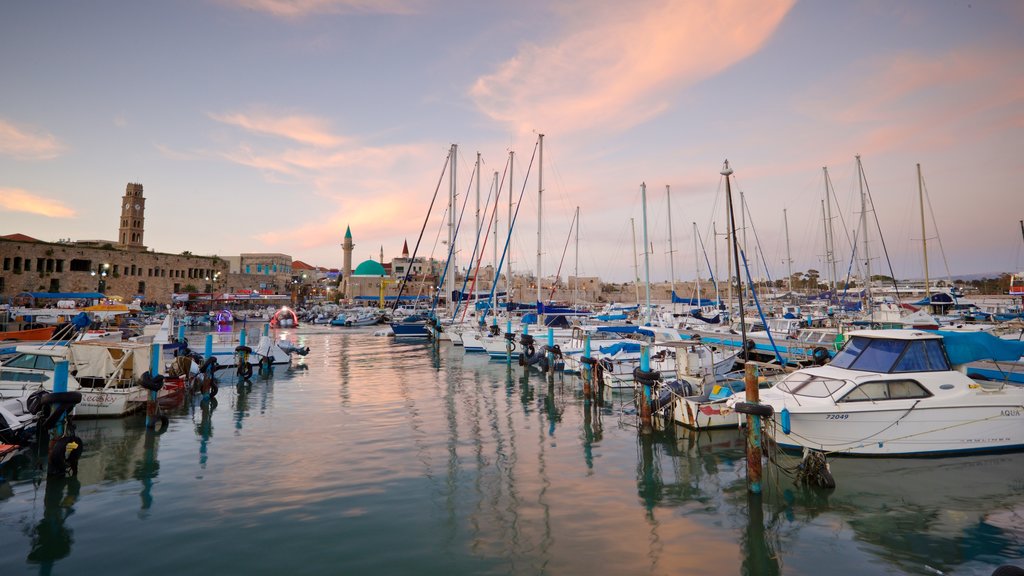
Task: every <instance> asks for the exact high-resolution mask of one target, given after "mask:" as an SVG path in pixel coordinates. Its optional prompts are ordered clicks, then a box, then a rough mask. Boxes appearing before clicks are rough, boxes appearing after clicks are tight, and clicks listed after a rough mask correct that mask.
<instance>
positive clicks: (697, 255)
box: [693, 222, 701, 306]
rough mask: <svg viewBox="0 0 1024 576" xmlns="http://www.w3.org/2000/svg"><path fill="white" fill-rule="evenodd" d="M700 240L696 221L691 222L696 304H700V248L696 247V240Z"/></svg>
mask: <svg viewBox="0 0 1024 576" xmlns="http://www.w3.org/2000/svg"><path fill="white" fill-rule="evenodd" d="M699 241H700V232H698V231H697V223H696V222H694V223H693V267H694V269H695V270H696V273H697V280H696V282H697V306H701V300H700V250H698V248H697V242H699Z"/></svg>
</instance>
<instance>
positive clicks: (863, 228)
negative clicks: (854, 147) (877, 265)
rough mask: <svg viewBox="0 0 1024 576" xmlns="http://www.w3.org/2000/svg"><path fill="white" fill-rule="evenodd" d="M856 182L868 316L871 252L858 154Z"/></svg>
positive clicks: (866, 205)
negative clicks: (869, 250) (862, 240)
mask: <svg viewBox="0 0 1024 576" xmlns="http://www.w3.org/2000/svg"><path fill="white" fill-rule="evenodd" d="M857 182H858V185H859V186H860V225H861V235H862V236H863V237H864V267H865V269H866V279H865V281H864V295H865V297H866V298H867V307H868V313H869V316H870V317H873V316H874V313H872V312H871V310H870V307H871V253H870V252H868V201H867V196H866V195H865V194H864V167H863V166H861V163H860V154H858V155H857Z"/></svg>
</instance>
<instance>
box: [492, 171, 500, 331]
mask: <svg viewBox="0 0 1024 576" xmlns="http://www.w3.org/2000/svg"><path fill="white" fill-rule="evenodd" d="M494 193H495V194H497V195H500V192H499V191H498V171H497V170H495V171H494ZM497 198H498V196H495V202H494V213H493V215H492V216H491V218H492V219H493V222H492V225H493V227H494V279H493V281H492V284H491V286H492V287H494V288H497V286H498V202H497ZM491 292H492V293H493V294H494V297H493V298H491V313H492V314H497V313H498V291H497V290H492V291H491Z"/></svg>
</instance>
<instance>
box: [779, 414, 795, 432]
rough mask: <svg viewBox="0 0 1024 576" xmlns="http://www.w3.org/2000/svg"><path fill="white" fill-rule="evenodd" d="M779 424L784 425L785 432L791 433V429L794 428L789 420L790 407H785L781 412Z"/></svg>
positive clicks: (783, 430)
mask: <svg viewBox="0 0 1024 576" xmlns="http://www.w3.org/2000/svg"><path fill="white" fill-rule="evenodd" d="M779 425H780V426H781V427H782V433H783V434H789V431H790V430H792V428H791V427H790V422H789V408H783V409H782V411H781V412H779Z"/></svg>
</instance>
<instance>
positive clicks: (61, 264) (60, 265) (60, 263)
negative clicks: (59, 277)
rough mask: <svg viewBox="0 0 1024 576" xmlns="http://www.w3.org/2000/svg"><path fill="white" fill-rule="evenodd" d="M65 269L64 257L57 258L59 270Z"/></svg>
mask: <svg viewBox="0 0 1024 576" xmlns="http://www.w3.org/2000/svg"><path fill="white" fill-rule="evenodd" d="M63 271H64V260H63V259H58V260H57V272H63Z"/></svg>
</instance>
